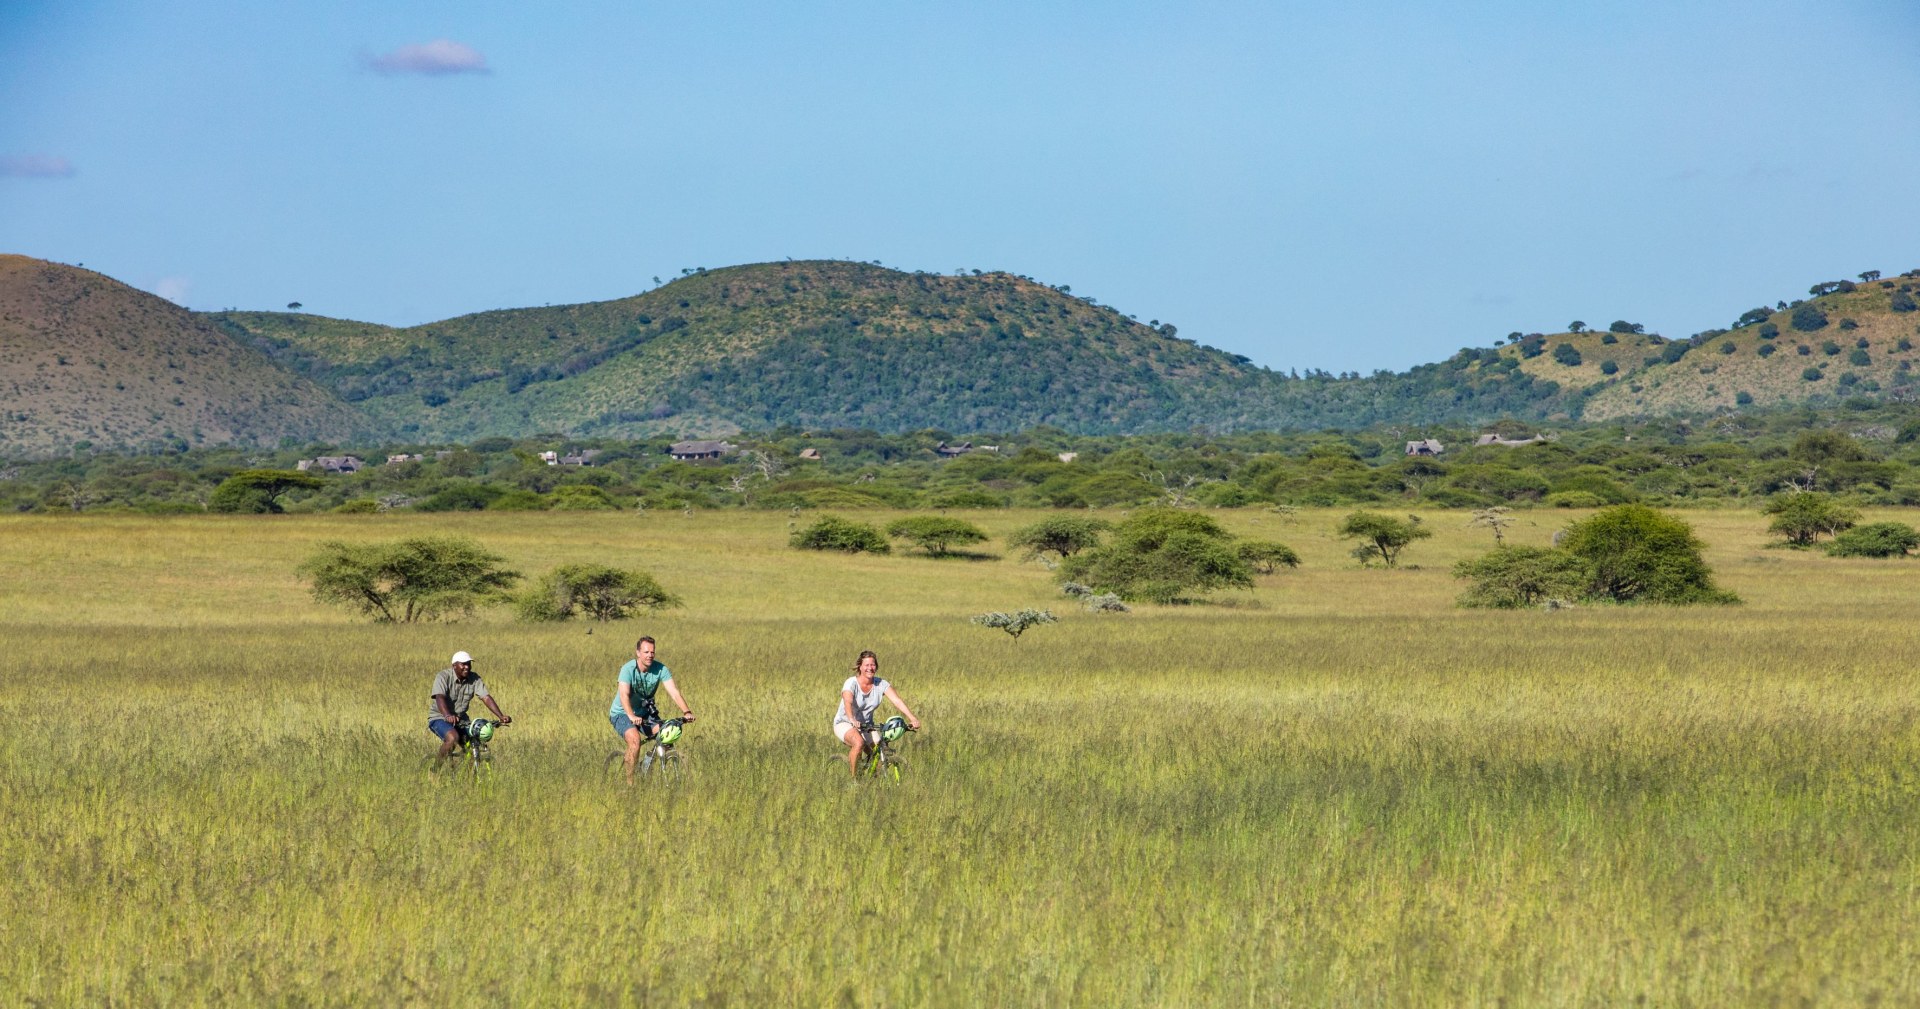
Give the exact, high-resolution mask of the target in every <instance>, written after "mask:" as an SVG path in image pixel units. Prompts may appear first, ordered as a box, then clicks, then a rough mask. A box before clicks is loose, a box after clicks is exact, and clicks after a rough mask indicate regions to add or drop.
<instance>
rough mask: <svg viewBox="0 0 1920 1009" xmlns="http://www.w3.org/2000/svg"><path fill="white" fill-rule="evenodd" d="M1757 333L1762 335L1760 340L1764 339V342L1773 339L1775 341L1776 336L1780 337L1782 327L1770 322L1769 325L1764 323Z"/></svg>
mask: <svg viewBox="0 0 1920 1009" xmlns="http://www.w3.org/2000/svg"><path fill="white" fill-rule="evenodd" d="M1755 332H1758V333H1759V334H1760V339H1762V340H1771V339H1773V338H1774V337H1776V336H1779V335H1780V327H1779V326H1776V325H1774V324H1773V323H1771V322H1768V323H1763V324H1762V325H1761V326H1760V328H1759V329H1758V330H1756V331H1755Z"/></svg>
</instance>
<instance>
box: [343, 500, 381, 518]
mask: <svg viewBox="0 0 1920 1009" xmlns="http://www.w3.org/2000/svg"><path fill="white" fill-rule="evenodd" d="M379 510H380V502H378V501H375V500H374V499H372V498H370V497H363V498H355V499H353V500H352V501H348V502H345V503H344V504H341V505H340V506H339V507H337V508H335V509H334V510H333V513H334V514H335V515H372V514H374V513H376V512H378V511H379Z"/></svg>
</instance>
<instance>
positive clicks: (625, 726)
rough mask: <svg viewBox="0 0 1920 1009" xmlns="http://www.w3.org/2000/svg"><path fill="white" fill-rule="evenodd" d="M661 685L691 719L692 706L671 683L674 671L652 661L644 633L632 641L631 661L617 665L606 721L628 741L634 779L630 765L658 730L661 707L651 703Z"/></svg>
mask: <svg viewBox="0 0 1920 1009" xmlns="http://www.w3.org/2000/svg"><path fill="white" fill-rule="evenodd" d="M661 687H666V688H667V696H668V697H671V698H673V703H674V704H675V705H677V706H678V707H679V708H680V717H681V718H682V719H683V720H685V721H689V722H691V721H693V709H692V708H689V707H687V701H686V698H684V697H681V696H680V688H679V687H677V686H675V685H674V682H673V671H672V670H670V669H668V668H667V667H666V666H664V665H662V664H661V663H659V662H657V661H655V659H654V657H653V639H652V638H650V637H643V638H641V639H640V640H639V641H636V642H634V643H633V661H631V662H629V663H627V664H626V665H624V666H621V667H620V681H619V685H618V686H617V687H615V689H614V692H613V707H612V708H611V709H609V710H608V711H607V721H609V722H612V723H613V731H615V732H617V733H619V734H620V738H621V739H624V740H626V743H627V753H626V758H625V760H626V768H627V780H628V781H632V780H633V765H634V762H635V761H637V760H639V759H640V747H641V746H643V745H645V743H646V741H647V740H649V739H652V738H653V737H654V736H657V735H659V734H660V709H659V707H658V706H656V705H655V704H654V694H655V693H656V692H658V691H659V689H660V688H661Z"/></svg>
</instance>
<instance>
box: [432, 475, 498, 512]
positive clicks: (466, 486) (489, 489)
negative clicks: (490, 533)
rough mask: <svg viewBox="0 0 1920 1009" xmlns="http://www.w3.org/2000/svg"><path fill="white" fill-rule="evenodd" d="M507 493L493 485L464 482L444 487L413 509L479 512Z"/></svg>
mask: <svg viewBox="0 0 1920 1009" xmlns="http://www.w3.org/2000/svg"><path fill="white" fill-rule="evenodd" d="M506 492H507V491H506V488H504V487H496V486H494V485H493V484H487V483H467V482H465V481H462V482H459V483H452V484H448V485H447V486H445V487H442V488H441V489H440V490H439V491H437V492H435V493H434V494H432V495H430V496H429V497H428V498H427V499H426V500H424V501H421V502H420V503H419V504H416V505H414V506H413V507H414V510H415V511H423V512H457V511H473V512H477V511H480V510H482V509H484V508H486V507H487V506H488V505H490V504H492V503H493V502H494V499H495V498H498V497H499V496H500V495H502V494H505V493H506Z"/></svg>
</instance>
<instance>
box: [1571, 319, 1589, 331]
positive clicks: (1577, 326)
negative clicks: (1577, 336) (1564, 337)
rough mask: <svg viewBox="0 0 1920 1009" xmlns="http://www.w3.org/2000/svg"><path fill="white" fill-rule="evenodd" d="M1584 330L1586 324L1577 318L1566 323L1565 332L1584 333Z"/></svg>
mask: <svg viewBox="0 0 1920 1009" xmlns="http://www.w3.org/2000/svg"><path fill="white" fill-rule="evenodd" d="M1586 331H1587V324H1586V323H1584V322H1581V321H1580V320H1579V319H1575V320H1573V321H1572V322H1569V323H1567V332H1569V333H1584V332H1586Z"/></svg>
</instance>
